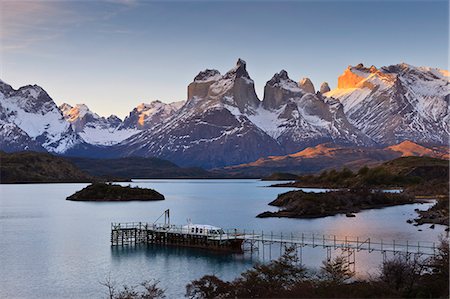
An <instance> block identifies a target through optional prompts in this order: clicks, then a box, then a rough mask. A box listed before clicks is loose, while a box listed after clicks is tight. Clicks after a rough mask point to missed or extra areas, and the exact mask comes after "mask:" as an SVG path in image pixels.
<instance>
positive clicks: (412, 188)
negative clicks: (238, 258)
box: [258, 157, 449, 225]
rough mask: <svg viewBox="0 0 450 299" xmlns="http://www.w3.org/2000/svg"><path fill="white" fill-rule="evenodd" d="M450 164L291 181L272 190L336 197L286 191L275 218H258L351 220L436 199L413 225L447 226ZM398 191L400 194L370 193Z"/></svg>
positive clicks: (393, 164) (419, 161) (406, 163)
mask: <svg viewBox="0 0 450 299" xmlns="http://www.w3.org/2000/svg"><path fill="white" fill-rule="evenodd" d="M448 167H449V161H448V160H443V159H437V158H430V157H402V158H397V159H394V160H392V161H388V162H385V163H383V164H381V165H379V166H376V167H372V168H369V167H367V166H365V167H362V168H360V169H359V170H358V171H357V172H353V171H351V170H349V169H347V168H343V169H341V170H334V169H333V170H330V171H324V172H322V173H320V174H317V175H302V176H296V178H295V181H294V182H290V183H283V184H276V185H273V186H275V187H298V188H308V187H309V188H314V187H316V188H331V189H333V188H334V189H339V191H333V192H327V193H305V192H303V191H290V192H287V193H283V194H280V195H279V196H278V197H277V199H276V200H275V201H273V202H271V203H270V205H273V206H277V207H280V210H279V211H278V212H264V213H261V214H259V215H258V217H299V218H304V217H306V218H308V217H322V216H330V215H335V214H338V213H345V214H351V213H355V212H358V211H360V210H363V209H371V208H380V207H387V206H393V205H399V204H407V203H414V202H420V201H422V200H424V199H426V198H430V199H435V200H436V204H435V205H434V206H433V207H432V208H430V210H428V211H418V213H419V218H417V219H414V221H415V222H417V223H418V224H424V223H431V224H444V225H448V223H449V221H448V216H449V206H448V193H449V168H448ZM290 176H292V175H291V174H285V173H284V174H283V173H278V174H273V175H272V176H271V177H270V179H275V178H280V179H287V178H289V177H290ZM392 188H399V189H402V190H403V192H401V193H386V192H385V193H383V192H377V191H375V190H384V189H392Z"/></svg>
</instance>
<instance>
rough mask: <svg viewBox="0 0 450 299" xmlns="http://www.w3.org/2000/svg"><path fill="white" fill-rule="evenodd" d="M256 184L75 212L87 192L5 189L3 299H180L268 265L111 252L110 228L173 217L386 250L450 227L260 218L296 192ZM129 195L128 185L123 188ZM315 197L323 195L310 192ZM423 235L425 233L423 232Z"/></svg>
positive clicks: (403, 210) (371, 264)
mask: <svg viewBox="0 0 450 299" xmlns="http://www.w3.org/2000/svg"><path fill="white" fill-rule="evenodd" d="M271 183H272V182H261V181H258V180H135V181H134V182H133V183H131V185H138V186H141V187H148V188H154V189H156V190H157V191H159V192H161V193H162V194H164V195H165V197H166V200H164V201H156V202H114V203H108V202H98V203H93V202H71V201H66V200H65V198H66V197H67V196H69V195H71V194H72V193H74V192H75V191H78V190H80V189H82V188H83V187H85V186H86V185H87V184H29V185H0V233H1V239H0V297H1V298H105V297H106V295H105V292H104V291H105V289H104V287H102V286H101V285H100V283H99V282H100V281H104V279H105V278H106V277H107V276H110V277H111V278H112V279H113V280H115V281H116V282H117V283H118V284H119V285H122V284H124V283H126V284H131V285H136V284H138V283H140V282H142V281H144V280H149V279H157V280H160V281H161V286H162V287H164V288H165V289H166V295H167V297H168V298H180V297H183V295H184V293H185V285H186V284H187V283H188V282H189V281H191V280H193V279H197V278H200V277H201V276H203V275H206V274H215V275H218V276H219V277H221V278H224V279H233V278H235V277H236V276H238V275H239V274H240V273H241V272H242V271H244V270H246V269H248V268H250V267H251V266H252V265H254V263H256V262H258V261H260V257H258V255H250V254H244V255H224V254H218V253H211V252H207V251H204V250H199V249H187V248H161V247H154V246H153V247H147V246H138V247H117V248H112V247H111V246H110V223H111V222H126V221H128V222H133V221H135V222H136V221H143V222H144V221H147V222H153V221H154V220H155V219H156V218H157V217H159V216H160V215H161V214H162V213H163V212H164V210H166V209H170V212H171V222H172V223H174V224H185V223H186V219H187V218H191V219H192V221H193V222H194V223H201V224H212V225H215V226H220V227H223V228H239V229H248V230H255V231H264V232H269V231H273V232H276V233H277V232H278V233H279V232H282V233H283V234H286V235H288V234H290V233H296V234H298V233H299V232H304V233H316V234H330V235H331V234H336V235H338V236H360V237H371V238H372V239H383V240H393V239H397V240H415V241H416V242H417V240H421V241H430V242H435V241H436V240H437V239H438V236H439V234H441V233H443V232H444V227H443V226H439V225H437V226H436V228H435V229H430V228H429V226H428V225H424V226H421V227H415V226H413V225H411V224H407V223H406V220H407V219H410V218H413V217H415V216H416V213H415V212H414V209H415V208H420V209H427V208H428V207H429V205H430V204H414V205H403V206H396V207H389V208H384V209H378V210H368V211H363V212H361V213H358V214H357V217H355V218H347V217H345V216H343V215H339V216H332V217H326V218H320V219H308V220H306V219H279V218H264V219H260V218H256V217H255V216H256V215H257V214H259V213H261V212H263V211H267V210H274V208H272V207H269V206H268V205H267V204H268V203H269V202H270V201H272V200H273V199H275V198H276V196H277V194H279V193H282V192H286V191H289V190H292V189H290V188H267V187H265V186H268V185H270V184H271ZM123 184H124V185H126V184H129V183H123ZM309 190H310V191H317V190H313V189H309ZM419 228H420V229H422V230H423V231H419V230H418V229H419ZM325 257H326V251H324V250H323V249H318V248H316V249H311V250H304V254H303V263H304V264H305V265H307V266H311V267H318V266H319V265H320V261H321V260H323V259H324V258H325ZM380 262H381V254H380V253H376V252H373V253H370V254H369V253H363V252H359V253H358V254H357V256H356V265H357V270H358V273H359V274H360V275H364V273H368V272H373V271H375V270H376V268H375V267H376V266H377V265H378V264H379V263H380Z"/></svg>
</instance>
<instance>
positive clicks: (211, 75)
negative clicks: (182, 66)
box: [194, 69, 222, 82]
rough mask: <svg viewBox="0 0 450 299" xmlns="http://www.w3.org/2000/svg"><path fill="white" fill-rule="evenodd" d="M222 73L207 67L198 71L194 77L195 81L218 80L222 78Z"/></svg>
mask: <svg viewBox="0 0 450 299" xmlns="http://www.w3.org/2000/svg"><path fill="white" fill-rule="evenodd" d="M221 77H222V75H221V74H220V72H219V71H218V70H214V69H206V70H204V71H201V72H200V73H198V75H197V76H195V78H194V82H208V81H217V80H218V79H220V78H221Z"/></svg>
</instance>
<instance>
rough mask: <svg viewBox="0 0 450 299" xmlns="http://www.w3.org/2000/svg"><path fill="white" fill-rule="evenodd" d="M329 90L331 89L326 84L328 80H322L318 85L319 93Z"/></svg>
mask: <svg viewBox="0 0 450 299" xmlns="http://www.w3.org/2000/svg"><path fill="white" fill-rule="evenodd" d="M330 90H331V88H330V86H329V85H328V82H323V83H322V84H321V85H320V93H321V94H324V93H327V92H329V91H330Z"/></svg>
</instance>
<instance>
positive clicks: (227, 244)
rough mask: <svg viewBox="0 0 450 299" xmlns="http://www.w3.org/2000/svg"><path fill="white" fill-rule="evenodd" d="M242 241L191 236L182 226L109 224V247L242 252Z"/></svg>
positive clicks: (222, 236)
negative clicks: (174, 247) (178, 247)
mask: <svg viewBox="0 0 450 299" xmlns="http://www.w3.org/2000/svg"><path fill="white" fill-rule="evenodd" d="M243 241H244V239H243V238H242V237H240V236H238V234H237V233H234V234H214V235H213V234H202V235H200V234H191V233H187V232H185V231H184V230H183V228H182V226H176V225H167V224H149V223H142V222H131V223H111V245H112V246H124V245H136V244H142V243H145V244H161V245H173V246H184V247H197V248H206V249H210V250H221V251H229V252H242V243H243Z"/></svg>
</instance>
